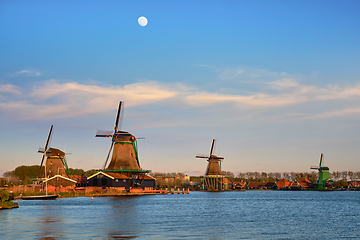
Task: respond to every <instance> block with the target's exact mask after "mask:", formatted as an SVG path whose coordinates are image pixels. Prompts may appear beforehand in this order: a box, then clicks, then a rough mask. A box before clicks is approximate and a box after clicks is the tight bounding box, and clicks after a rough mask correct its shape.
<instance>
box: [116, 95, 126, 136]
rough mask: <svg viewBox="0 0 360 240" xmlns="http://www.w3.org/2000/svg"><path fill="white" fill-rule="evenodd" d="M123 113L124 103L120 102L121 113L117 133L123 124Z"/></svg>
mask: <svg viewBox="0 0 360 240" xmlns="http://www.w3.org/2000/svg"><path fill="white" fill-rule="evenodd" d="M124 111H125V103H124V102H122V105H121V111H120V122H119V125H118V128H117V131H121V128H122V124H123V121H124Z"/></svg>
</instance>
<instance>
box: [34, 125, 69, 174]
mask: <svg viewBox="0 0 360 240" xmlns="http://www.w3.org/2000/svg"><path fill="white" fill-rule="evenodd" d="M52 131H53V125H51V127H50V131H49V135H48V137H47V139H46V143H45V147H43V148H42V147H41V148H39V150H38V152H39V153H42V154H43V155H42V159H41V163H40V169H39V173H38V177H40V172H41V168H42V166H43V164H44V160H45V169H46V172H45V173H44V177H45V178H48V177H51V176H55V175H61V176H68V175H69V172H68V168H67V164H66V160H65V153H64V152H63V151H61V150H59V149H57V148H52V147H50V143H51V138H52Z"/></svg>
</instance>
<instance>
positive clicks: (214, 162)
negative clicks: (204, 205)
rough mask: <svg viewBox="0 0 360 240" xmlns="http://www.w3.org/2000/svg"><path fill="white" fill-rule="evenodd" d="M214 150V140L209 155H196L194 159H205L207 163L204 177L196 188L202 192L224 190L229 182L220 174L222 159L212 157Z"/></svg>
mask: <svg viewBox="0 0 360 240" xmlns="http://www.w3.org/2000/svg"><path fill="white" fill-rule="evenodd" d="M214 150H215V139H213V140H212V143H211V148H210V153H209V155H201V154H197V155H196V158H205V159H207V161H208V165H207V168H206V172H205V176H204V177H203V180H202V181H201V183H199V184H198V186H201V188H202V189H203V190H226V189H228V188H229V186H228V185H229V184H231V182H230V181H229V180H228V179H227V178H226V177H225V176H223V175H222V173H221V162H222V161H223V159H224V158H223V157H218V156H216V155H214Z"/></svg>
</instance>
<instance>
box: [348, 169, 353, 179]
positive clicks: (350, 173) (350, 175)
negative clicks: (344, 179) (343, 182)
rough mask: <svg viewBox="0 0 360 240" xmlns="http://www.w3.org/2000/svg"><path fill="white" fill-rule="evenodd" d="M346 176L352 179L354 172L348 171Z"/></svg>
mask: <svg viewBox="0 0 360 240" xmlns="http://www.w3.org/2000/svg"><path fill="white" fill-rule="evenodd" d="M348 176H349V177H350V180H351V181H352V180H353V179H354V172H352V171H348Z"/></svg>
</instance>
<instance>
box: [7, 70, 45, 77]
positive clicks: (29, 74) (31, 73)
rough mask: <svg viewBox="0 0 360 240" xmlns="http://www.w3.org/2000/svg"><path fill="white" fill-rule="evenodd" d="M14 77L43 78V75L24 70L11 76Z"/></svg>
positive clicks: (34, 71)
mask: <svg viewBox="0 0 360 240" xmlns="http://www.w3.org/2000/svg"><path fill="white" fill-rule="evenodd" d="M11 75H12V76H41V73H40V72H38V71H36V70H30V69H23V70H21V71H18V72H15V73H13V74H11Z"/></svg>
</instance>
